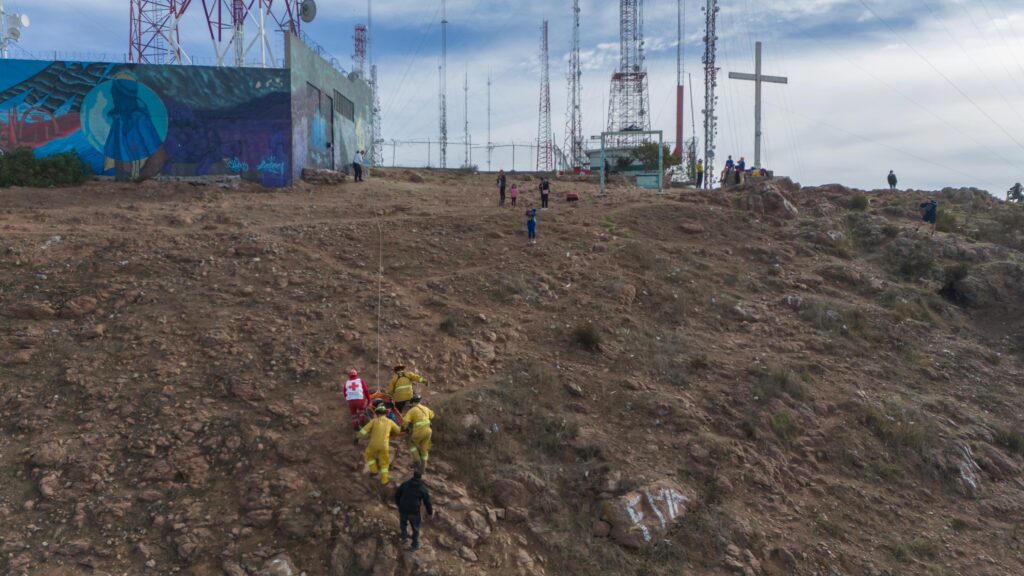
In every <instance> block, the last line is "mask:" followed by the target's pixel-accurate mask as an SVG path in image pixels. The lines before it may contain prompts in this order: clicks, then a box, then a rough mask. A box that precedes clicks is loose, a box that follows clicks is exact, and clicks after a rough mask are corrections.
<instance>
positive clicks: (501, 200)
mask: <svg viewBox="0 0 1024 576" xmlns="http://www.w3.org/2000/svg"><path fill="white" fill-rule="evenodd" d="M505 183H506V180H505V171H504V170H498V206H504V205H505Z"/></svg>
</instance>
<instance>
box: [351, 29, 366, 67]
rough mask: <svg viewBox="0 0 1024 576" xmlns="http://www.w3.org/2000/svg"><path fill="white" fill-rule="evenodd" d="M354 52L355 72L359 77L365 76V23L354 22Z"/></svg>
mask: <svg viewBox="0 0 1024 576" xmlns="http://www.w3.org/2000/svg"><path fill="white" fill-rule="evenodd" d="M355 41H356V53H355V56H354V57H353V59H354V60H355V61H356V72H358V73H359V76H360V77H361V78H366V25H365V24H356V35H355Z"/></svg>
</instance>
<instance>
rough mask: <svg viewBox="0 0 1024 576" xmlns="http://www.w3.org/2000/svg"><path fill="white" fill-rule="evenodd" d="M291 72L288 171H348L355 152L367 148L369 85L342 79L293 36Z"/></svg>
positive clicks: (352, 77)
mask: <svg viewBox="0 0 1024 576" xmlns="http://www.w3.org/2000/svg"><path fill="white" fill-rule="evenodd" d="M285 57H286V60H285V61H286V65H287V67H288V70H289V72H290V73H291V90H292V140H293V141H294V143H295V145H294V146H293V148H294V154H293V156H292V170H293V172H294V173H295V174H296V175H301V174H302V169H303V168H326V169H332V170H340V171H349V170H350V168H351V164H352V159H353V158H354V157H355V154H356V151H357V150H367V149H369V148H370V144H371V139H372V137H373V130H372V128H371V127H372V124H371V122H372V121H373V114H372V111H373V92H372V90H371V89H370V86H369V84H367V83H366V82H365V81H363V80H362V79H361V78H359V77H357V76H355V75H354V74H353V75H349V76H345V75H344V74H342V73H341V72H339V71H338V70H336V69H335V68H334V67H332V66H331V65H330V64H329V63H328V62H327V61H326V60H324V59H323V58H321V57H320V56H319V55H318V54H316V53H315V52H313V51H312V50H310V49H309V47H307V46H306V45H305V43H303V42H302V40H300V39H299V38H297V37H295V36H289V38H288V42H287V45H286V47H285Z"/></svg>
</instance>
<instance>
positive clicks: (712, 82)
mask: <svg viewBox="0 0 1024 576" xmlns="http://www.w3.org/2000/svg"><path fill="white" fill-rule="evenodd" d="M707 1H708V5H707V6H706V7H705V8H704V17H705V24H704V25H705V31H704V58H703V59H702V60H703V62H704V110H703V112H704V187H705V188H712V184H713V183H714V178H715V135H716V134H717V133H718V117H717V116H715V104H716V103H717V100H718V99H717V97H716V96H715V88H716V87H717V86H718V67H717V65H716V64H715V51H716V49H717V41H718V36H717V33H716V30H715V26H716V23H717V19H718V0H707Z"/></svg>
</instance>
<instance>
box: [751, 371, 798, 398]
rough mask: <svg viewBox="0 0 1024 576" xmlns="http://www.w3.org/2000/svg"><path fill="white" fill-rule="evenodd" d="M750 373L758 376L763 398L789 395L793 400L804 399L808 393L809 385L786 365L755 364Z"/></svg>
mask: <svg viewBox="0 0 1024 576" xmlns="http://www.w3.org/2000/svg"><path fill="white" fill-rule="evenodd" d="M750 373H751V374H752V375H753V376H754V377H755V378H757V384H758V389H759V392H760V395H761V397H762V398H766V399H774V398H781V397H783V396H789V397H790V398H792V399H793V400H803V399H804V397H805V396H806V395H807V386H806V385H805V384H804V381H803V378H802V377H801V376H800V375H799V374H797V373H796V372H794V371H793V370H791V369H790V368H787V367H784V366H775V365H772V366H768V367H760V366H755V367H754V368H751V369H750Z"/></svg>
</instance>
